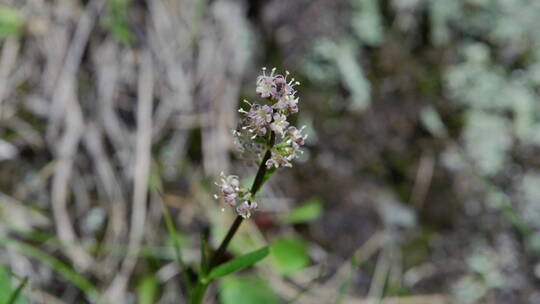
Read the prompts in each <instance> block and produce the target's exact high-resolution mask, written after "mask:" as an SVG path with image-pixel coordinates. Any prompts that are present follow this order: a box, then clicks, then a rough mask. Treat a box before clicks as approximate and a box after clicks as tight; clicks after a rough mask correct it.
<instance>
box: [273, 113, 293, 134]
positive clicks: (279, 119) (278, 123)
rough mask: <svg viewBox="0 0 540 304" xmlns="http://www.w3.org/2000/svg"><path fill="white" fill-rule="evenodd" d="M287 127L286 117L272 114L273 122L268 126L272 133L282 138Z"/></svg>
mask: <svg viewBox="0 0 540 304" xmlns="http://www.w3.org/2000/svg"><path fill="white" fill-rule="evenodd" d="M288 126H289V122H288V121H287V116H285V115H284V114H279V113H275V114H274V121H273V122H272V123H271V124H270V129H272V131H274V132H276V134H279V135H281V136H283V134H284V132H285V129H287V127H288Z"/></svg>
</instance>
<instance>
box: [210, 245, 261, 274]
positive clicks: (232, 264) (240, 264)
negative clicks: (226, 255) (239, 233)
mask: <svg viewBox="0 0 540 304" xmlns="http://www.w3.org/2000/svg"><path fill="white" fill-rule="evenodd" d="M269 253H270V250H269V248H268V247H263V248H261V249H259V250H255V251H253V252H250V253H247V254H245V255H242V256H239V257H237V258H235V259H234V260H232V261H229V262H227V263H224V264H221V265H219V266H217V267H215V268H214V269H212V270H211V271H210V274H209V275H208V280H209V281H211V280H214V279H217V278H220V277H223V276H226V275H228V274H231V273H233V272H237V271H240V270H242V269H245V268H247V267H249V266H251V265H253V264H255V263H257V262H259V261H260V260H262V259H264V258H265V257H266V256H267V255H268V254H269Z"/></svg>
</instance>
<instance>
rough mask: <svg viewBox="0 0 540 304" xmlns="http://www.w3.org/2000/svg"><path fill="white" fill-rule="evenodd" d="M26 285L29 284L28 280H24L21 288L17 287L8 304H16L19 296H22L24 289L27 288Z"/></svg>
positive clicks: (20, 284)
mask: <svg viewBox="0 0 540 304" xmlns="http://www.w3.org/2000/svg"><path fill="white" fill-rule="evenodd" d="M26 283H28V278H24V279H23V280H22V281H21V282H20V283H19V286H17V289H15V291H13V293H12V294H11V296H10V297H9V300H8V301H7V303H6V304H15V301H17V299H18V298H19V295H20V294H21V292H22V290H23V288H24V287H25V286H26Z"/></svg>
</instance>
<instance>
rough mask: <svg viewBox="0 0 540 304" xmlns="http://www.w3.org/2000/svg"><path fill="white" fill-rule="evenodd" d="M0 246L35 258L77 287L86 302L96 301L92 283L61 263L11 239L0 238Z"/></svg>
mask: <svg viewBox="0 0 540 304" xmlns="http://www.w3.org/2000/svg"><path fill="white" fill-rule="evenodd" d="M0 245H4V246H9V247H11V248H13V249H15V250H17V251H19V252H20V253H21V254H23V255H26V256H29V257H32V258H35V259H36V260H39V261H40V262H42V263H44V264H47V265H49V266H50V267H51V268H52V269H54V270H55V271H56V272H57V273H58V274H60V275H61V276H63V277H64V278H66V279H67V280H68V281H70V282H71V283H72V284H73V285H75V286H77V288H79V289H80V290H81V291H83V292H84V294H85V295H86V297H87V298H88V300H90V301H91V302H92V301H94V300H95V299H97V296H98V293H97V289H96V287H95V286H94V285H92V283H90V281H88V280H87V279H86V278H85V277H84V276H82V275H80V274H78V273H77V272H76V271H75V270H73V269H72V268H71V267H69V266H68V265H66V264H64V263H63V262H62V261H60V260H58V259H56V258H54V257H52V256H50V255H49V254H47V253H45V252H43V251H41V250H39V249H37V248H35V247H33V246H31V245H28V244H25V243H22V242H19V241H16V240H13V239H9V238H0Z"/></svg>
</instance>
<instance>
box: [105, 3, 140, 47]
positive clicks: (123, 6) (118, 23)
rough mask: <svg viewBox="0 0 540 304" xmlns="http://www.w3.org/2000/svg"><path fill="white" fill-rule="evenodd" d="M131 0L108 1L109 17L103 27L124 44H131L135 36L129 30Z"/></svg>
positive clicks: (107, 16)
mask: <svg viewBox="0 0 540 304" xmlns="http://www.w3.org/2000/svg"><path fill="white" fill-rule="evenodd" d="M129 4H130V0H107V3H106V8H107V15H106V17H105V19H104V22H103V26H104V27H105V29H107V30H108V31H110V32H111V34H112V35H113V37H114V38H115V39H116V40H117V41H118V42H120V43H122V44H130V43H131V42H132V41H133V34H132V32H131V30H130V29H129V22H128V20H129Z"/></svg>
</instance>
